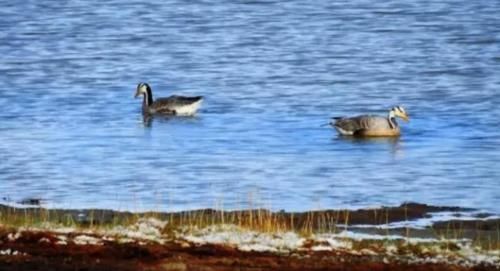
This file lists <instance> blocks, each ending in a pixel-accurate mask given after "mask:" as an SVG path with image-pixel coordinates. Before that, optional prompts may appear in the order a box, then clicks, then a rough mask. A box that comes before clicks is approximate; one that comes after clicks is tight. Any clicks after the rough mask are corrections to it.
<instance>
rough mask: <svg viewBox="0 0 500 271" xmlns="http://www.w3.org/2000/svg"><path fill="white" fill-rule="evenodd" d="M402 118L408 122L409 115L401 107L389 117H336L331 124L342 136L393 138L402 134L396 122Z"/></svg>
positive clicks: (390, 113)
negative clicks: (398, 118) (397, 118)
mask: <svg viewBox="0 0 500 271" xmlns="http://www.w3.org/2000/svg"><path fill="white" fill-rule="evenodd" d="M396 117H400V118H402V119H403V120H405V121H408V114H407V113H406V111H405V110H404V108H403V107H401V106H396V107H394V108H392V109H391V110H390V111H389V115H388V116H387V117H382V116H374V115H361V116H356V117H335V118H333V119H332V121H331V122H330V125H331V126H333V127H334V128H335V129H336V130H337V132H338V133H339V134H340V135H345V136H360V137H393V136H399V135H400V134H401V129H400V128H399V125H398V123H397V121H396Z"/></svg>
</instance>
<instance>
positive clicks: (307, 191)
mask: <svg viewBox="0 0 500 271" xmlns="http://www.w3.org/2000/svg"><path fill="white" fill-rule="evenodd" d="M149 2H150V3H142V2H141V1H127V2H121V1H114V0H111V1H96V0H93V1H66V2H60V1H57V2H50V1H24V2H23V1H21V2H19V1H3V3H2V11H1V16H0V30H1V31H0V53H1V54H2V57H1V60H0V82H1V84H0V108H1V110H0V191H1V194H0V197H2V198H3V200H4V201H7V202H17V201H20V200H22V199H24V198H42V199H43V200H44V204H45V205H46V206H50V207H63V208H90V207H98V208H113V209H120V210H123V209H127V210H128V209H130V210H145V209H148V210H150V209H154V210H182V209H193V208H202V207H203V208H204V207H218V208H225V209H239V208H246V207H264V208H272V209H276V210H279V209H285V210H288V211H292V210H309V209H320V208H341V207H348V208H360V207H365V206H378V205H396V204H400V203H402V202H405V201H417V202H421V203H428V204H437V205H458V206H463V207H474V208H478V209H482V210H487V211H490V212H495V213H500V129H499V127H500V106H499V104H500V16H499V14H500V2H499V1H496V0H485V1H465V0H463V1H451V0H447V1H423V0H422V1H421V0H413V1H404V2H401V1H382V2H381V1H363V0H356V1H335V3H330V2H332V1H309V2H308V1H216V2H213V1H188V2H186V1H180V0H177V1H175V0H174V1H159V0H158V1H149ZM141 81H145V82H148V83H150V85H151V86H152V88H153V93H154V94H155V95H156V96H157V97H160V96H168V95H171V94H174V93H175V94H184V95H204V96H205V97H206V99H205V101H204V104H203V107H202V109H201V111H200V112H199V114H198V116H197V117H195V118H177V119H158V118H157V119H154V120H153V121H152V122H151V123H150V125H145V123H143V121H142V116H141V109H140V107H141V100H140V99H137V100H135V99H133V94H134V91H135V87H136V86H137V84H138V83H139V82H141ZM396 104H401V105H403V106H405V108H406V109H407V111H408V112H409V114H410V117H411V121H410V122H409V123H407V124H406V123H401V125H402V129H403V136H402V137H401V138H399V139H397V140H385V139H380V140H352V139H345V138H339V137H338V136H337V135H336V133H335V131H334V130H333V129H332V128H331V127H321V126H322V125H323V124H325V123H327V122H328V121H329V118H330V117H332V116H343V115H357V114H362V113H373V114H382V115H385V114H387V112H388V109H389V108H390V107H392V106H393V105H396Z"/></svg>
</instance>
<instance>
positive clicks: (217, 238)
mask: <svg viewBox="0 0 500 271" xmlns="http://www.w3.org/2000/svg"><path fill="white" fill-rule="evenodd" d="M181 238H183V239H185V240H186V241H189V242H192V243H197V244H220V245H230V246H234V247H237V248H238V249H240V250H242V251H259V252H263V251H269V252H289V251H293V250H297V249H298V248H300V247H301V246H302V245H303V244H304V241H305V240H306V239H305V238H302V237H300V236H298V235H297V234H296V233H293V232H285V233H274V234H270V233H261V232H255V231H250V230H243V229H241V228H239V227H237V226H234V225H221V226H210V227H207V228H204V229H201V230H197V231H192V232H190V233H188V234H186V235H183V236H181Z"/></svg>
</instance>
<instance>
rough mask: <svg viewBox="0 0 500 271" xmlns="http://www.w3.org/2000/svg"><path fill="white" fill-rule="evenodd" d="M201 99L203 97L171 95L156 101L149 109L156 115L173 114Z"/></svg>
mask: <svg viewBox="0 0 500 271" xmlns="http://www.w3.org/2000/svg"><path fill="white" fill-rule="evenodd" d="M202 99H203V96H195V97H186V96H177V95H173V96H170V97H166V98H158V99H156V101H154V102H153V104H152V105H151V106H150V107H151V108H152V109H154V111H155V112H157V113H166V114H168V113H175V111H176V110H178V109H179V108H182V107H185V106H190V105H193V104H195V103H197V102H199V101H201V100H202Z"/></svg>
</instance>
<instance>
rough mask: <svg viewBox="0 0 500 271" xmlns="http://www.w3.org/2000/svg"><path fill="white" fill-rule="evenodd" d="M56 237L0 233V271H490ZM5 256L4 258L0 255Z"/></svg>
mask: <svg viewBox="0 0 500 271" xmlns="http://www.w3.org/2000/svg"><path fill="white" fill-rule="evenodd" d="M58 238H60V235H59V237H56V236H55V235H54V234H52V233H49V232H24V233H23V234H22V236H20V237H19V238H17V239H16V240H9V231H6V230H5V229H3V230H2V232H1V233H0V240H1V242H0V251H2V252H3V254H4V255H1V256H0V270H32V271H37V270H40V271H41V270H68V271H69V270H88V271H97V270H103V271H104V270H150V271H183V270H203V271H211V270H214V271H225V270H241V271H247V270H248V271H250V270H252V271H255V270H283V271H284V270H303V271H306V270H360V271H361V270H372V271H377V270H381V271H382V270H412V271H420V270H422V271H424V270H425V271H432V270H436V271H437V270H439V271H447V270H450V271H462V270H463V271H465V270H476V271H480V270H495V268H496V267H492V266H488V265H476V266H472V267H467V266H460V265H454V264H445V263H411V262H409V261H406V260H405V259H404V258H401V259H400V260H399V261H388V260H387V259H386V258H385V257H383V256H378V255H376V256H373V255H353V254H350V253H345V252H343V251H340V250H339V251H302V252H293V253H288V254H277V253H269V252H253V251H252V252H245V251H239V250H238V249H236V248H233V247H231V246H219V245H195V244H191V243H187V242H174V241H172V242H168V243H165V244H161V245H160V244H152V243H149V244H138V243H124V244H120V243H117V242H113V241H105V242H104V243H103V244H99V245H89V244H87V245H77V244H74V243H68V244H65V245H57V244H55V243H54V241H55V240H57V239H58ZM40 240H42V241H40ZM6 251H7V252H8V255H7V253H6Z"/></svg>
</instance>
